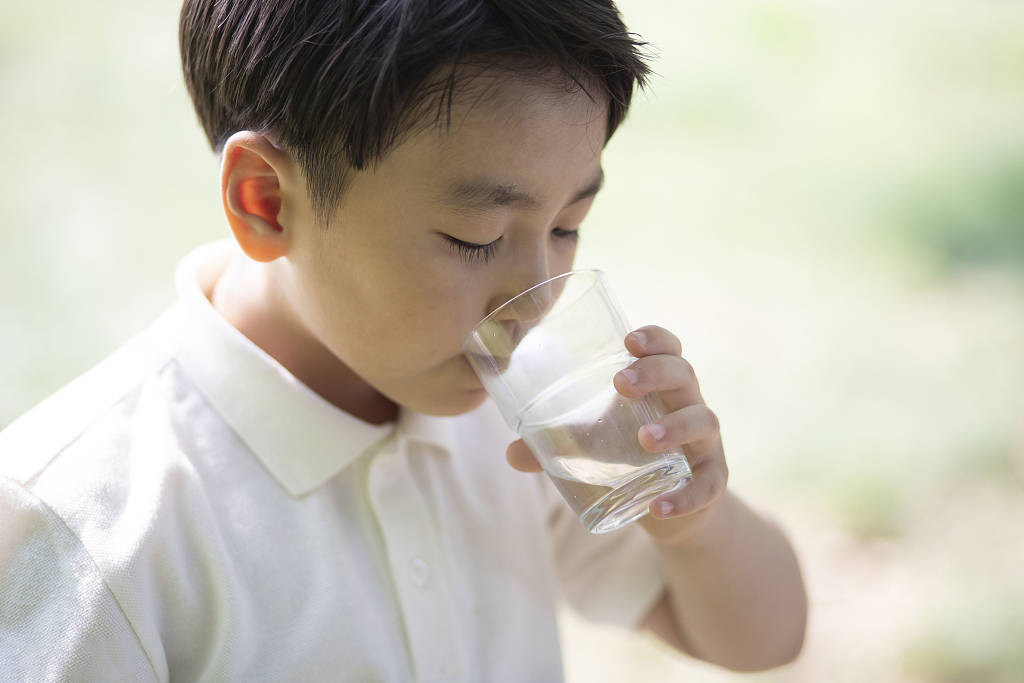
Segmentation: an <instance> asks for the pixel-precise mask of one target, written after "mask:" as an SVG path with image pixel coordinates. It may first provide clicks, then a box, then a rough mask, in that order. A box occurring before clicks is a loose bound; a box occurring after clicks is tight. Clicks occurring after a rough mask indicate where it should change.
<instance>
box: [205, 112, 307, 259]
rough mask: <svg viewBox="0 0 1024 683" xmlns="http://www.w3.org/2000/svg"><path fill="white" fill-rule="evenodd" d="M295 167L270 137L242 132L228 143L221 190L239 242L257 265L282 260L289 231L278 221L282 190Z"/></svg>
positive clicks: (288, 240) (222, 169)
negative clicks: (259, 262) (258, 262)
mask: <svg viewBox="0 0 1024 683" xmlns="http://www.w3.org/2000/svg"><path fill="white" fill-rule="evenodd" d="M293 170H294V162H293V161H292V159H291V157H290V156H289V155H288V153H287V152H285V151H284V150H282V149H280V148H278V147H276V146H274V144H273V143H272V142H271V141H270V140H268V139H267V138H266V137H264V136H262V135H260V134H259V133H254V132H252V131H239V132H237V133H235V134H234V135H232V136H231V137H230V138H228V141H227V142H226V143H224V151H223V158H222V160H221V170H220V185H221V199H222V200H223V202H224V214H225V215H226V216H227V219H228V224H229V225H230V226H231V232H232V233H233V234H234V236H235V241H237V242H238V246H239V247H241V248H242V251H243V252H245V254H246V256H248V257H249V258H251V259H253V260H254V261H261V262H264V263H266V262H269V261H273V260H274V259H277V258H280V257H281V256H284V255H285V254H286V253H287V251H288V243H289V242H290V241H291V240H290V238H291V233H290V230H289V229H288V227H289V226H285V225H282V224H281V223H280V222H279V218H280V216H281V202H282V198H283V192H282V186H289V185H290V184H289V183H288V182H287V181H286V178H290V177H291V175H292V172H293Z"/></svg>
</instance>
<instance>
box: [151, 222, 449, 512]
mask: <svg viewBox="0 0 1024 683" xmlns="http://www.w3.org/2000/svg"><path fill="white" fill-rule="evenodd" d="M237 253H239V252H238V249H237V247H236V246H235V244H234V242H233V240H230V239H228V240H222V241H219V242H215V243H213V244H209V245H207V246H205V247H201V248H199V249H197V250H196V251H194V252H192V253H191V254H189V255H188V256H187V257H185V259H183V260H182V262H181V264H180V265H179V266H178V270H177V274H176V276H175V283H176V286H177V290H178V297H179V299H180V301H179V303H178V305H177V306H175V310H173V311H172V312H171V314H170V315H169V322H168V323H167V324H169V325H170V326H171V327H173V328H176V329H175V330H174V332H176V333H174V334H173V337H174V338H175V340H176V341H175V357H176V358H177V359H178V361H179V363H180V364H181V366H182V367H183V369H184V370H185V372H186V373H187V374H188V375H189V377H190V378H191V379H192V381H193V382H195V384H196V386H197V388H198V389H199V391H200V393H202V394H203V396H204V397H205V398H206V400H207V401H208V402H209V403H210V405H211V406H212V407H213V408H214V410H216V411H217V412H218V413H219V414H220V415H221V416H222V417H223V418H224V420H225V421H226V422H227V423H228V425H229V426H230V427H231V429H232V430H233V431H234V432H235V433H236V434H237V435H238V437H239V438H240V439H241V440H242V441H243V442H244V443H245V444H246V446H248V447H249V449H250V450H251V451H252V452H253V454H255V456H256V457H257V458H258V459H259V460H260V461H261V462H262V463H263V465H264V467H266V469H267V470H268V471H269V472H270V473H271V475H273V477H274V478H275V479H276V480H277V481H278V482H279V483H280V484H281V486H283V487H284V488H285V489H286V490H287V491H288V492H289V493H290V494H291V495H293V496H301V495H304V494H306V493H309V492H310V491H312V490H313V489H315V488H317V487H319V486H320V485H321V484H323V483H324V482H325V481H327V480H328V479H330V478H331V477H333V476H334V475H335V474H337V473H338V472H340V471H341V470H343V469H344V468H345V467H346V466H348V465H349V464H350V463H351V462H353V461H354V460H356V459H357V458H359V457H360V456H361V455H363V454H364V453H367V452H368V451H371V450H374V449H376V448H378V447H379V446H380V445H381V443H382V442H383V441H385V440H386V439H387V438H388V437H389V436H391V435H392V434H393V433H395V432H396V427H395V425H394V424H392V423H387V424H384V425H374V424H370V423H368V422H365V421H363V420H360V419H358V418H356V417H354V416H352V415H350V414H349V413H346V412H345V411H343V410H341V409H339V408H337V407H336V406H334V405H332V404H331V403H328V402H327V401H326V400H325V399H324V398H322V397H321V396H320V395H319V394H317V393H316V392H314V391H313V390H312V389H310V388H309V387H307V386H306V385H305V384H303V383H302V382H300V381H299V380H298V379H297V378H296V377H295V376H294V375H292V374H291V373H290V372H288V370H286V369H285V368H284V367H283V366H282V365H281V364H280V363H278V362H277V361H276V360H274V359H273V358H272V357H270V356H269V355H268V354H267V353H266V352H265V351H263V349H261V348H259V347H258V346H256V345H255V344H254V343H253V342H252V341H250V340H249V339H248V338H247V337H246V336H245V335H243V334H242V333H241V332H239V331H238V330H237V329H235V328H234V327H233V326H232V325H231V324H230V323H228V321H227V320H225V319H224V318H223V317H222V316H221V315H220V314H219V313H218V312H217V311H216V309H214V307H213V306H212V305H211V303H210V301H209V300H208V299H207V298H206V294H204V291H209V290H210V289H211V288H212V285H213V283H214V282H215V281H216V279H217V277H219V276H220V274H221V273H223V272H224V269H225V267H226V266H227V264H228V262H229V261H230V259H231V257H232V256H233V255H235V254H237ZM397 432H398V434H399V435H400V436H403V437H405V438H406V439H410V440H415V441H419V442H422V443H427V444H430V445H433V446H436V447H438V448H439V449H440V450H441V451H443V452H445V453H447V452H449V451H450V444H451V439H452V434H451V425H450V419H446V418H434V417H429V416H426V415H421V414H419V413H415V412H412V411H408V410H405V409H403V410H402V411H401V414H400V417H399V424H398V427H397Z"/></svg>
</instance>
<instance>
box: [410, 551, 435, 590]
mask: <svg viewBox="0 0 1024 683" xmlns="http://www.w3.org/2000/svg"><path fill="white" fill-rule="evenodd" d="M409 576H410V578H411V579H412V582H413V583H414V584H416V585H417V586H426V585H427V580H428V579H430V565H429V564H427V563H426V562H424V561H423V560H421V559H420V558H418V557H417V558H416V559H415V560H413V561H412V562H411V563H410V564H409Z"/></svg>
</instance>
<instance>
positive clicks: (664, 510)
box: [658, 500, 676, 517]
mask: <svg viewBox="0 0 1024 683" xmlns="http://www.w3.org/2000/svg"><path fill="white" fill-rule="evenodd" d="M675 509H676V506H675V505H673V504H672V503H670V502H668V501H667V500H663V501H661V502H660V503H658V514H659V515H660V516H662V517H667V516H668V515H670V514H672V511H673V510H675Z"/></svg>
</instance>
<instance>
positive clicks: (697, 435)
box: [507, 326, 807, 671]
mask: <svg viewBox="0 0 1024 683" xmlns="http://www.w3.org/2000/svg"><path fill="white" fill-rule="evenodd" d="M626 348H627V349H628V350H629V352H630V353H631V354H632V355H633V356H635V357H636V358H637V359H638V360H637V361H635V362H634V363H633V364H632V365H630V367H629V368H626V369H625V370H622V371H620V372H619V373H618V374H617V375H616V376H615V388H616V390H617V391H618V392H619V393H620V394H622V395H623V396H626V397H628V398H638V397H640V396H643V395H645V394H647V393H649V392H651V391H657V392H658V393H659V395H660V396H661V399H662V401H663V402H664V404H665V408H666V411H667V414H666V415H665V417H663V418H661V419H659V420H658V421H657V422H656V423H655V424H653V425H646V426H644V427H642V428H641V429H640V433H639V438H640V443H641V445H642V446H643V447H644V448H645V449H646V450H648V451H651V452H655V453H657V452H662V451H665V450H668V449H669V448H673V447H676V446H681V447H682V448H683V450H684V452H685V453H686V456H687V459H688V460H689V462H690V466H691V468H692V469H693V481H691V482H690V483H689V484H687V485H686V486H684V487H681V488H678V489H674V490H672V491H669V492H668V493H665V494H662V495H661V496H659V497H658V498H656V499H655V500H654V501H653V502H652V503H651V514H650V515H649V516H647V517H645V518H643V519H641V520H640V524H642V525H643V526H644V528H645V529H646V530H647V532H648V533H649V534H650V535H651V536H652V537H653V538H654V541H655V543H656V545H657V547H658V551H659V553H660V555H661V560H662V564H663V567H664V570H665V575H666V581H667V584H668V587H667V591H666V593H665V595H664V596H663V597H662V599H661V600H660V601H659V602H658V603H657V604H656V606H655V607H654V609H652V610H651V612H650V614H648V616H647V618H646V619H645V620H644V622H643V625H644V626H646V627H647V628H649V629H651V630H652V631H654V632H655V633H657V634H658V635H660V636H661V637H662V638H664V639H665V640H666V641H667V642H668V643H670V644H671V645H673V646H675V647H676V648H678V649H680V650H682V651H683V652H686V653H688V654H690V655H692V656H694V657H697V658H699V659H703V660H706V661H709V662H713V663H715V664H718V665H720V666H725V667H728V668H731V669H737V670H746V671H750V670H761V669H770V668H772V667H776V666H780V665H782V664H785V663H787V662H790V661H792V660H793V659H794V658H795V657H796V656H797V654H799V652H800V649H801V647H802V645H803V638H804V627H805V625H806V621H807V598H806V594H805V592H804V586H803V579H802V578H801V575H800V568H799V565H798V563H797V560H796V556H795V554H794V552H793V549H792V547H791V546H790V544H789V541H787V540H786V537H785V536H784V535H783V533H782V532H781V530H780V529H779V528H778V527H777V526H776V525H775V524H773V523H771V522H769V521H768V520H767V519H766V518H765V517H763V516H761V515H760V514H758V513H756V512H754V511H753V510H752V509H751V508H750V507H748V506H747V505H746V504H744V503H743V502H742V501H740V499H739V498H737V497H736V496H734V495H733V494H732V493H727V492H726V484H727V482H728V479H729V469H728V467H727V466H726V462H725V453H724V450H723V448H722V438H721V432H720V430H719V425H718V418H717V417H716V416H715V414H714V413H713V412H711V410H710V409H708V407H707V406H706V405H705V404H704V399H703V398H702V397H701V394H700V388H699V386H698V384H697V378H696V375H695V374H694V372H693V368H692V367H691V366H690V364H689V363H687V362H686V361H685V360H683V358H682V357H681V345H680V342H679V340H678V339H677V338H676V337H675V336H674V335H672V334H671V333H670V332H668V331H667V330H664V329H662V328H660V327H655V326H648V327H642V328H640V329H639V330H636V331H634V332H632V333H630V334H629V335H628V336H627V337H626ZM507 456H508V460H509V463H510V464H511V465H512V466H513V467H515V468H516V469H518V470H522V471H527V472H528V471H537V470H539V469H540V465H539V464H538V463H537V460H536V458H534V457H533V454H532V453H530V450H529V448H527V447H526V445H525V444H524V443H523V442H522V441H515V442H513V443H512V444H511V445H510V446H509V449H508V453H507Z"/></svg>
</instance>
